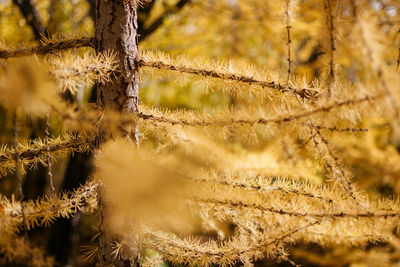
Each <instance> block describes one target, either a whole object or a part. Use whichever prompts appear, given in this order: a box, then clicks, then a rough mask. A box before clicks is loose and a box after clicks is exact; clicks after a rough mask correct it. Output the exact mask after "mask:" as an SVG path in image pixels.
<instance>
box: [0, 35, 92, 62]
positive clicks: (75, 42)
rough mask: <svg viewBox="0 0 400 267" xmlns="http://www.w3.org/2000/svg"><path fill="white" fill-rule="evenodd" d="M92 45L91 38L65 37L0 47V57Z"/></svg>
mask: <svg viewBox="0 0 400 267" xmlns="http://www.w3.org/2000/svg"><path fill="white" fill-rule="evenodd" d="M80 47H92V48H94V47H95V45H94V39H93V38H81V39H66V40H60V41H48V42H46V43H43V44H40V45H38V46H33V47H26V48H18V49H0V58H12V57H23V56H30V55H34V54H36V55H46V54H49V53H55V52H60V51H64V50H68V49H72V48H80Z"/></svg>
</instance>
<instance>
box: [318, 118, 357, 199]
mask: <svg viewBox="0 0 400 267" xmlns="http://www.w3.org/2000/svg"><path fill="white" fill-rule="evenodd" d="M310 126H311V127H312V129H314V130H315V134H314V132H313V131H311V137H312V140H313V142H314V145H315V148H316V149H317V151H318V153H319V155H320V157H321V159H322V160H323V162H324V165H325V167H326V168H327V170H328V171H329V172H330V173H331V174H332V176H333V177H334V178H335V179H336V181H338V182H339V184H340V185H341V186H342V187H343V189H344V190H345V191H346V192H347V193H348V195H349V196H350V197H351V198H352V199H353V200H354V201H355V202H356V203H357V205H360V204H361V203H360V200H359V199H358V197H357V196H356V195H355V188H354V185H353V184H352V183H351V182H350V181H349V180H348V178H347V177H346V173H345V171H344V170H343V168H342V167H341V166H340V164H339V162H338V158H337V157H336V156H335V155H334V154H333V152H332V150H331V149H330V148H329V144H328V141H327V140H326V139H325V138H324V137H323V135H322V134H321V132H320V130H319V129H318V128H317V127H315V125H314V124H313V123H312V122H310ZM317 136H318V138H319V140H317ZM324 150H325V151H326V152H327V153H324ZM326 154H327V155H326Z"/></svg>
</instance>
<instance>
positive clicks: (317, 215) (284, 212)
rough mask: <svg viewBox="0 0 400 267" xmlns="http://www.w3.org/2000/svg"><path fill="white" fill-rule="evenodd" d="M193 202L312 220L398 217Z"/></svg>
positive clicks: (209, 200)
mask: <svg viewBox="0 0 400 267" xmlns="http://www.w3.org/2000/svg"><path fill="white" fill-rule="evenodd" d="M191 201H193V202H198V203H204V204H210V205H213V206H215V207H217V206H228V207H232V208H234V209H236V208H239V209H241V208H245V209H254V210H259V211H261V212H263V213H267V212H269V213H274V214H279V215H289V216H293V217H312V218H321V219H322V218H325V219H332V218H356V219H357V218H390V217H399V216H400V212H399V211H395V210H389V211H388V210H382V211H379V212H376V211H365V212H353V213H350V212H342V211H339V212H320V213H318V212H299V211H295V210H289V209H288V210H285V209H282V208H274V207H264V206H262V205H257V204H248V203H244V202H241V201H232V200H229V199H227V200H221V199H216V198H197V199H193V200H191Z"/></svg>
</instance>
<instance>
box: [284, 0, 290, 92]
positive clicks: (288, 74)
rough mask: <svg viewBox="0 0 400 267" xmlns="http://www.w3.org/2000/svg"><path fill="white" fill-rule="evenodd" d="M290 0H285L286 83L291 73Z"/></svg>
mask: <svg viewBox="0 0 400 267" xmlns="http://www.w3.org/2000/svg"><path fill="white" fill-rule="evenodd" d="M290 1H291V0H286V10H285V14H286V34H287V62H288V70H287V83H288V84H289V80H290V74H291V63H292V59H291V44H292V39H291V37H290V29H291V28H292V26H291V25H290V4H291V3H290Z"/></svg>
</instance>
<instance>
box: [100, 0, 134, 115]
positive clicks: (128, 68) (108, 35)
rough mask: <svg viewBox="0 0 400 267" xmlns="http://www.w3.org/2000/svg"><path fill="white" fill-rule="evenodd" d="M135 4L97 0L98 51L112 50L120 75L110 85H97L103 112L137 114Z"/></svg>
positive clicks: (123, 0)
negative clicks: (115, 56) (114, 111)
mask: <svg viewBox="0 0 400 267" xmlns="http://www.w3.org/2000/svg"><path fill="white" fill-rule="evenodd" d="M136 7H137V4H136V2H135V1H125V0H122V1H121V0H120V1H118V0H97V5H96V9H97V13H96V36H95V38H96V43H97V51H98V52H105V51H109V50H111V51H112V52H114V53H116V54H117V58H118V59H119V62H120V63H119V71H120V72H119V73H118V75H117V76H116V77H115V78H114V79H113V81H112V82H108V83H105V84H99V85H98V91H97V105H98V106H100V107H103V108H105V109H111V110H116V111H121V112H128V113H134V112H137V111H138V105H139V88H138V64H137V57H138V49H137V43H138V39H137V29H138V24H137V10H136Z"/></svg>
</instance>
